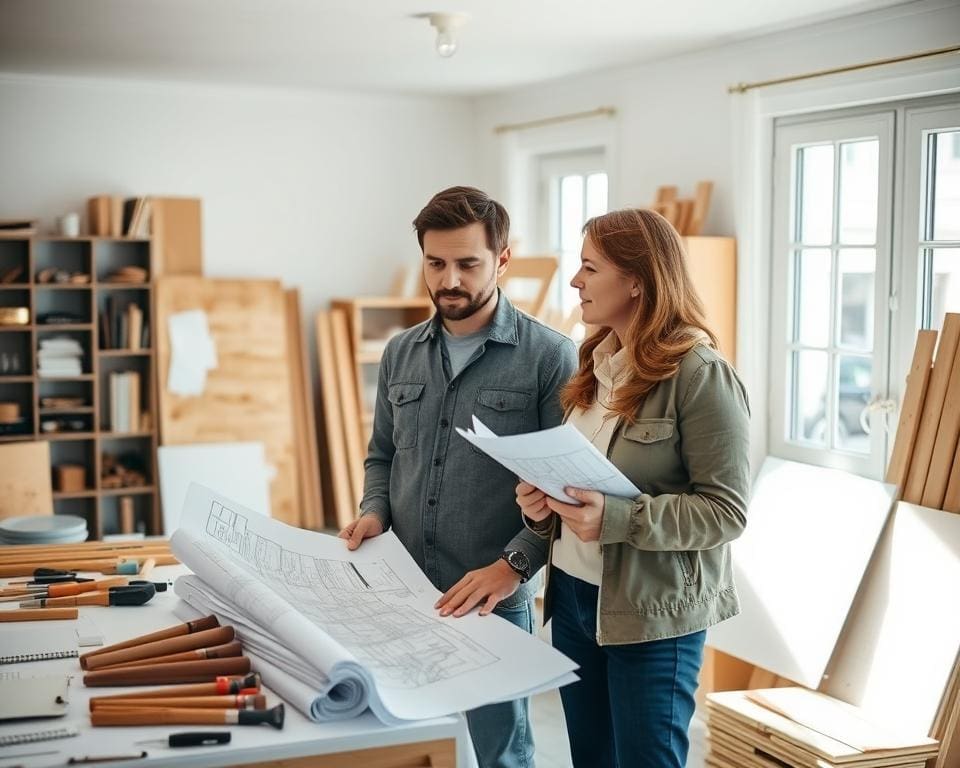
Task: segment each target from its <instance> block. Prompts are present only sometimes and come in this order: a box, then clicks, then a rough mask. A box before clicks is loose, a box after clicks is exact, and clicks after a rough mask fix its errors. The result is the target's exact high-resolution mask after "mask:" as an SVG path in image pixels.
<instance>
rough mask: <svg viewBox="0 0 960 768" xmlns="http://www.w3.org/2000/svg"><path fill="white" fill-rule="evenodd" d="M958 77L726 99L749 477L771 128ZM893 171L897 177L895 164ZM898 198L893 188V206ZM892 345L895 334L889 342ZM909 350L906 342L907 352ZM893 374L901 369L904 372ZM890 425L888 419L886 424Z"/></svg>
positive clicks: (766, 347)
mask: <svg viewBox="0 0 960 768" xmlns="http://www.w3.org/2000/svg"><path fill="white" fill-rule="evenodd" d="M958 73H960V67H958V65H957V63H956V61H952V60H951V59H950V58H949V57H942V58H939V59H931V60H924V61H915V62H907V63H902V64H898V65H896V66H895V67H886V68H879V69H870V70H864V71H862V72H856V73H849V74H845V75H841V76H834V77H829V78H816V79H812V80H807V81H800V82H796V83H789V84H783V85H778V86H773V87H769V88H764V89H758V90H754V91H750V92H748V93H746V94H740V95H735V96H732V97H731V98H732V99H733V104H732V111H733V114H732V131H733V137H734V138H733V147H732V163H733V167H734V169H735V175H734V179H733V195H734V199H735V200H737V201H738V204H737V205H736V206H735V208H734V214H735V228H736V235H737V241H738V265H737V318H738V319H737V369H738V371H739V373H740V375H741V378H742V379H743V380H744V382H745V384H746V386H747V390H748V391H749V392H750V398H751V407H752V413H753V418H752V420H751V427H750V437H751V451H750V456H751V467H752V469H753V472H754V474H755V473H756V472H758V471H759V469H760V466H761V465H762V464H763V459H764V458H765V457H766V456H767V454H768V448H769V446H768V440H767V433H768V424H769V419H770V413H769V409H770V404H771V400H772V398H770V396H769V393H768V388H769V383H770V382H769V371H770V338H771V334H770V329H769V316H770V306H771V304H770V288H771V282H770V281H771V259H770V254H771V250H772V245H773V241H772V230H773V227H772V221H771V212H772V210H773V204H772V198H773V184H772V179H773V125H774V121H775V120H776V119H777V118H779V117H788V116H791V115H799V114H812V113H816V112H827V111H829V110H837V109H848V108H851V107H856V106H863V105H882V104H886V103H889V102H892V101H900V100H908V99H915V98H918V97H927V96H934V95H942V94H956V93H960V78H958ZM896 172H897V177H898V178H902V176H901V168H900V167H899V163H898V167H897V171H896ZM896 186H899V185H896ZM898 191H899V190H898V189H896V188H895V189H894V198H895V206H896V197H897V194H898ZM611 205H613V203H611ZM898 256H899V254H898V253H894V270H895V272H894V274H897V272H896V270H897V269H898V268H899V263H898V261H897V259H898ZM897 340H898V339H897V336H896V334H894V338H893V343H894V344H896V343H897ZM913 343H914V340H912V339H911V341H910V345H909V347H910V351H911V352H912V349H913ZM898 346H899V345H898ZM897 354H901V353H899V352H892V353H891V360H897V359H898V358H897V357H896V355H897ZM899 368H900V369H901V370H902V366H899ZM903 387H904V382H903V381H897V380H896V379H895V378H894V379H892V380H891V384H890V394H891V397H893V398H894V399H897V400H899V398H900V397H901V396H902V394H903ZM895 418H896V415H895V414H894V415H893V416H892V417H891V419H892V420H894V419H895ZM891 423H895V421H892V422H891Z"/></svg>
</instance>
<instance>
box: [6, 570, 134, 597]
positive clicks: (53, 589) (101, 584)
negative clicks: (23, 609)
mask: <svg viewBox="0 0 960 768" xmlns="http://www.w3.org/2000/svg"><path fill="white" fill-rule="evenodd" d="M127 581H128V579H127V578H126V577H125V576H118V577H116V578H113V579H100V580H98V581H87V582H83V583H77V582H73V583H62V584H44V585H42V586H36V587H28V588H27V593H26V595H24V594H22V593H21V594H19V595H11V596H8V597H0V603H2V602H9V601H11V600H22V599H23V598H24V597H28V598H30V599H31V600H39V599H41V598H45V597H68V596H70V595H79V594H82V593H84V592H98V591H100V590H102V589H108V588H109V587H122V586H124V585H125V584H126V583H127Z"/></svg>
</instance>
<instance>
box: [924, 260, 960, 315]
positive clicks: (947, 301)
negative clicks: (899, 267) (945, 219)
mask: <svg viewBox="0 0 960 768" xmlns="http://www.w3.org/2000/svg"><path fill="white" fill-rule="evenodd" d="M931 286H932V295H931V296H930V302H929V305H928V306H930V308H931V312H930V314H931V317H930V323H931V327H932V328H936V329H937V330H939V329H940V328H941V327H942V326H943V316H944V314H945V313H947V312H960V248H934V249H933V280H932V281H931Z"/></svg>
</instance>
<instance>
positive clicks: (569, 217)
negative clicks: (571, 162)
mask: <svg viewBox="0 0 960 768" xmlns="http://www.w3.org/2000/svg"><path fill="white" fill-rule="evenodd" d="M582 227H583V176H580V175H575V176H564V177H563V178H561V179H560V250H561V251H565V252H566V251H579V250H580V237H581V236H580V229H581V228H582Z"/></svg>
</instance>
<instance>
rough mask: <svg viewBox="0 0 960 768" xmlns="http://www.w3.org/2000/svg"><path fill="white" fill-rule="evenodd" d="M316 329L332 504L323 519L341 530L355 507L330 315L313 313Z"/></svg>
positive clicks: (322, 312) (350, 520)
mask: <svg viewBox="0 0 960 768" xmlns="http://www.w3.org/2000/svg"><path fill="white" fill-rule="evenodd" d="M316 326H317V365H318V367H319V369H320V400H321V403H322V404H323V422H324V438H325V440H324V442H325V449H326V450H325V451H324V457H323V458H324V463H325V464H326V466H327V467H328V468H329V470H330V497H331V499H332V501H333V508H332V509H331V510H330V514H329V515H328V516H327V524H328V525H335V526H336V527H337V528H343V527H345V526H347V525H349V524H350V523H351V522H352V521H353V519H354V517H355V511H356V504H355V503H354V499H353V489H352V487H351V484H350V473H349V470H348V468H347V447H346V435H345V434H344V430H343V422H344V415H343V412H342V409H341V405H342V400H341V397H340V385H339V383H338V380H337V370H336V369H337V364H336V356H335V354H334V344H333V330H332V327H331V318H330V312H328V311H326V310H320V311H319V312H317V316H316Z"/></svg>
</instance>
